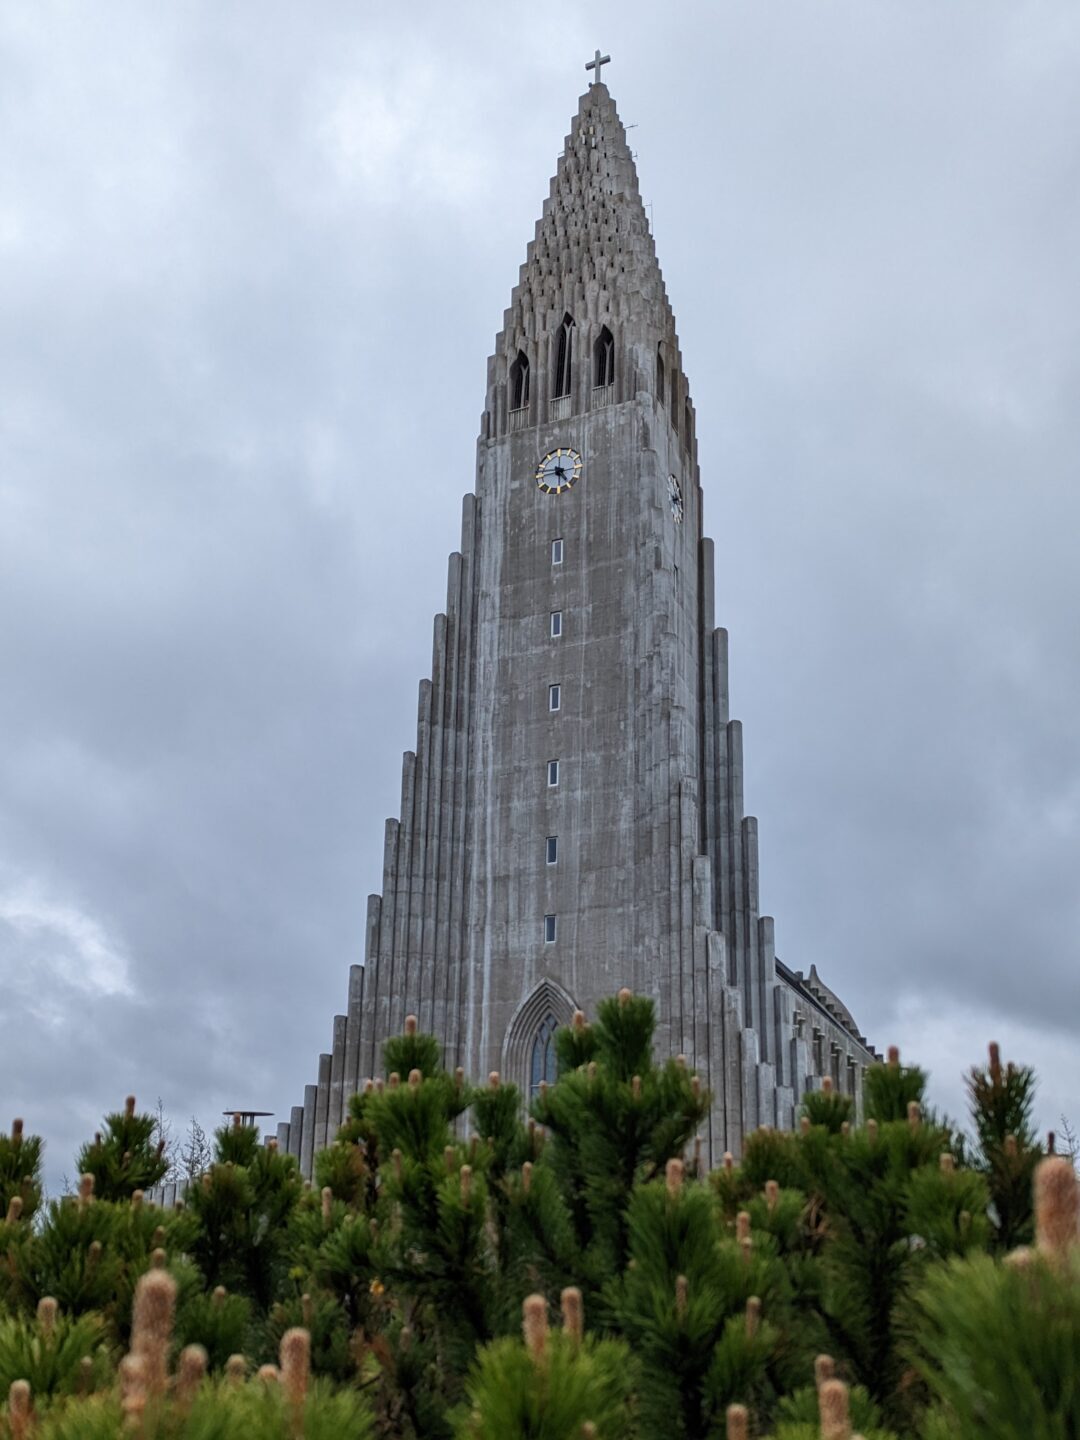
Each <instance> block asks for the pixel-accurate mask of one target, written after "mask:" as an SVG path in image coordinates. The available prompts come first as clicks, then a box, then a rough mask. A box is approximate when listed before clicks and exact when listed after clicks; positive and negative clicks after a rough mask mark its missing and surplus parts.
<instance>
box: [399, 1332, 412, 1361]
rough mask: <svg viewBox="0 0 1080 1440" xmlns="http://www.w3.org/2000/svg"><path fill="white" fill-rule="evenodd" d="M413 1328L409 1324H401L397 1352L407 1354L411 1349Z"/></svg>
mask: <svg viewBox="0 0 1080 1440" xmlns="http://www.w3.org/2000/svg"><path fill="white" fill-rule="evenodd" d="M412 1342H413V1328H412V1326H411V1325H402V1327H401V1329H400V1330H399V1331H398V1353H399V1354H401V1355H407V1354H408V1353H409V1351H410V1350H411V1349H412Z"/></svg>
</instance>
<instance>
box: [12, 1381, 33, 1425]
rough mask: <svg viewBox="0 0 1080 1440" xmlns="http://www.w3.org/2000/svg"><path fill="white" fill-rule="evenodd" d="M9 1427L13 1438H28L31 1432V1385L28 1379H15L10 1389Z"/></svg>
mask: <svg viewBox="0 0 1080 1440" xmlns="http://www.w3.org/2000/svg"><path fill="white" fill-rule="evenodd" d="M8 1428H9V1430H10V1432H11V1440H26V1437H27V1436H28V1435H29V1434H30V1386H29V1383H28V1382H27V1381H26V1380H13V1381H12V1382H11V1389H10V1390H9V1391H8Z"/></svg>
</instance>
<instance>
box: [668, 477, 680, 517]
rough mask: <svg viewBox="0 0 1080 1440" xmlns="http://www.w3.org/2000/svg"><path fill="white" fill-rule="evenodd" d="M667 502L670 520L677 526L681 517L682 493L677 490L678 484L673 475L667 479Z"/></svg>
mask: <svg viewBox="0 0 1080 1440" xmlns="http://www.w3.org/2000/svg"><path fill="white" fill-rule="evenodd" d="M667 493H668V502H669V503H670V505H671V518H672V519H673V520H674V521H675V524H676V525H678V524H680V523H681V521H682V517H683V503H682V491H681V490H680V489H679V482H678V481H677V480H676V479H675V476H674V475H669V476H668V477H667Z"/></svg>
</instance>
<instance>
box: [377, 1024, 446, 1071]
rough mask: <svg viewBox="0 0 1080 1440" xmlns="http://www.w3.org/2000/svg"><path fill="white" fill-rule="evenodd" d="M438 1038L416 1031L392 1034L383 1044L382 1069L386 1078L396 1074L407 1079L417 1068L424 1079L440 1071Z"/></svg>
mask: <svg viewBox="0 0 1080 1440" xmlns="http://www.w3.org/2000/svg"><path fill="white" fill-rule="evenodd" d="M440 1050H441V1047H440V1045H439V1042H438V1040H436V1038H435V1036H434V1035H421V1034H418V1033H416V1032H414V1033H412V1034H409V1033H406V1034H404V1035H392V1036H391V1037H390V1039H389V1040H387V1042H386V1044H385V1045H384V1046H383V1071H384V1073H385V1075H386V1078H387V1079H389V1077H390V1076H391V1075H397V1076H398V1077H399V1078H400V1079H401V1080H408V1078H409V1076H410V1075H411V1074H412V1072H413V1071H414V1070H419V1072H420V1074H421V1076H422V1077H423V1079H425V1080H429V1079H430V1078H431V1077H432V1076H433V1075H438V1074H440V1073H441V1071H442V1061H441V1060H440V1058H439V1056H440Z"/></svg>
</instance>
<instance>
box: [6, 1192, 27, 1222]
mask: <svg viewBox="0 0 1080 1440" xmlns="http://www.w3.org/2000/svg"><path fill="white" fill-rule="evenodd" d="M22 1212H23V1202H22V1196H21V1195H13V1196H12V1197H11V1199H10V1200H9V1201H8V1208H7V1223H8V1224H9V1225H14V1224H15V1222H16V1220H18V1218H19V1216H20V1215H21V1214H22Z"/></svg>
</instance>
